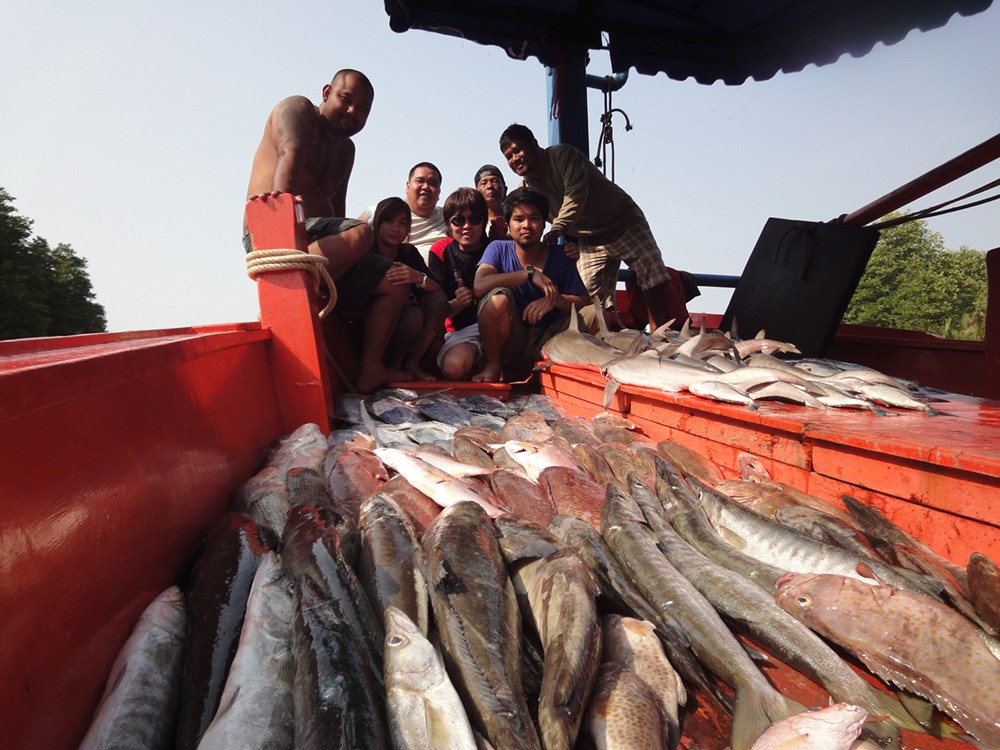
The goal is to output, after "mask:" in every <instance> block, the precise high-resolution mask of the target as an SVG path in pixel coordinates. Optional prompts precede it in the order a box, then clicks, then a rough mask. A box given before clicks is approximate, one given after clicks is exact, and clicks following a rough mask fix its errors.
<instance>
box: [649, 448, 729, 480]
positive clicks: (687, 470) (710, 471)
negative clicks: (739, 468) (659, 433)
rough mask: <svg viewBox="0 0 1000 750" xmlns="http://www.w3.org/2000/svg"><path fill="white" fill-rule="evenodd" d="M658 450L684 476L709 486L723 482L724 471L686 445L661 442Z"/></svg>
mask: <svg viewBox="0 0 1000 750" xmlns="http://www.w3.org/2000/svg"><path fill="white" fill-rule="evenodd" d="M656 450H657V452H658V453H659V454H660V455H661V456H663V457H664V458H665V459H667V461H669V462H670V463H671V464H672V465H673V466H674V467H676V469H677V470H678V471H679V472H680V473H681V475H682V476H685V477H689V476H693V477H695V478H697V479H700V480H701V481H702V482H704V483H705V484H709V485H714V484H715V483H716V482H721V481H722V471H721V470H720V469H719V467H718V466H716V465H715V464H714V463H712V462H711V461H709V460H708V459H707V458H705V456H703V455H701V454H700V453H698V452H697V451H694V450H692V449H691V448H688V447H687V446H686V445H681V444H680V443H678V442H675V441H673V440H661V441H660V442H659V443H657V444H656Z"/></svg>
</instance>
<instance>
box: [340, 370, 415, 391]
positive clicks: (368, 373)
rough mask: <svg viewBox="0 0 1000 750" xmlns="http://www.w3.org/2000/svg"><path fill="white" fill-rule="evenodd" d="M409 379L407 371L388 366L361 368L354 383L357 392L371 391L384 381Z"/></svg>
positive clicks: (383, 383) (384, 382) (380, 385)
mask: <svg viewBox="0 0 1000 750" xmlns="http://www.w3.org/2000/svg"><path fill="white" fill-rule="evenodd" d="M409 379H410V375H409V373H406V372H403V371H402V370H393V369H391V368H389V367H379V368H373V369H371V370H362V371H361V374H360V375H358V381H357V382H356V383H355V384H354V385H355V387H357V389H358V393H373V392H374V391H377V390H378V389H379V388H381V387H382V386H384V385H385V384H386V383H392V382H397V381H402V382H405V381H407V380H409Z"/></svg>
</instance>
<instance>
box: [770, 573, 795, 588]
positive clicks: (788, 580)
mask: <svg viewBox="0 0 1000 750" xmlns="http://www.w3.org/2000/svg"><path fill="white" fill-rule="evenodd" d="M795 575H796V574H795V573H785V575H783V576H781V578H779V579H778V580H777V581H776V582H775V584H774V588H775V589H780V588H782V587H784V586H785V585H786V584H788V583H791V581H792V579H794V578H795Z"/></svg>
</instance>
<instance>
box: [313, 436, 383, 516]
mask: <svg viewBox="0 0 1000 750" xmlns="http://www.w3.org/2000/svg"><path fill="white" fill-rule="evenodd" d="M388 479H389V474H388V472H386V470H385V466H383V465H382V462H381V461H380V460H379V459H378V457H377V456H376V455H375V454H374V453H373V452H372V451H370V450H367V449H365V448H351V449H348V450H346V451H344V452H343V453H342V454H341V455H340V457H339V458H338V459H337V461H336V463H334V464H333V466H329V467H328V471H327V475H326V480H327V483H328V484H329V487H330V494H331V496H332V497H333V502H334V504H335V505H336V506H337V507H338V508H341V509H343V511H344V513H345V514H346V515H347V517H349V518H351V519H353V520H357V518H358V509H359V508H360V507H361V503H363V502H364V501H365V499H366V498H368V497H369V496H370V495H371V494H372V493H374V492H378V491H379V490H380V489H381V488H382V485H383V484H385V483H386V482H387V481H388Z"/></svg>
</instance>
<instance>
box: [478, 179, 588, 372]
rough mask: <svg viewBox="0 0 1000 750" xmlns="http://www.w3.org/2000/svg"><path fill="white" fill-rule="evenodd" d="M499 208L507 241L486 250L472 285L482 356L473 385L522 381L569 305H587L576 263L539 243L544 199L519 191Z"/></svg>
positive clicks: (562, 327)
mask: <svg viewBox="0 0 1000 750" xmlns="http://www.w3.org/2000/svg"><path fill="white" fill-rule="evenodd" d="M503 207H504V219H505V220H506V222H507V227H508V229H509V231H510V236H511V237H512V238H513V239H510V240H496V241H494V242H491V243H490V244H489V245H488V246H487V248H486V251H485V252H484V253H483V257H482V260H480V261H479V267H478V268H477V269H476V278H475V281H474V284H473V292H474V293H475V296H476V297H477V298H478V299H479V300H480V302H479V312H478V315H479V334H480V337H481V339H482V344H483V353H484V355H485V357H486V366H485V367H484V368H483V370H482V372H480V373H479V374H477V375H476V376H475V377H474V378H473V380H475V381H477V382H486V383H495V382H498V381H500V380H501V379H504V380H507V381H512V380H520V379H522V378H524V377H526V376H527V375H528V373H529V372H530V371H531V367H532V365H534V363H535V362H536V361H537V360H538V357H539V353H540V352H541V349H542V345H543V344H544V343H545V342H546V341H548V340H549V339H550V338H552V337H553V336H555V335H556V334H557V333H559V331H562V330H565V329H566V327H567V325H568V324H569V315H570V310H571V308H572V306H573V305H576V308H577V309H578V310H579V309H580V308H582V307H583V306H584V305H585V304H587V297H586V294H587V290H586V288H585V287H584V285H583V282H582V281H581V280H580V275H579V274H578V273H577V270H576V264H575V263H574V262H573V261H572V260H570V259H569V258H568V257H567V256H566V254H565V253H564V252H563V251H562V249H561V248H559V247H555V246H552V247H550V246H548V245H545V244H543V243H542V233H543V232H544V231H545V217H546V216H547V215H548V210H549V207H548V201H547V200H546V199H545V196H544V195H542V194H541V193H539V192H537V191H535V190H531V189H529V188H519V189H518V190H515V191H513V192H512V193H511V194H510V195H508V196H507V198H506V199H505V200H504V206H503Z"/></svg>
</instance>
